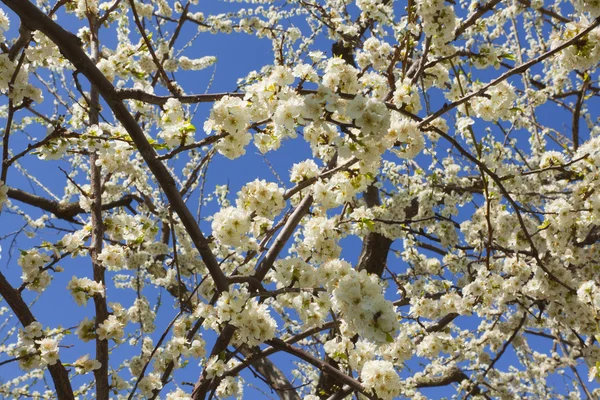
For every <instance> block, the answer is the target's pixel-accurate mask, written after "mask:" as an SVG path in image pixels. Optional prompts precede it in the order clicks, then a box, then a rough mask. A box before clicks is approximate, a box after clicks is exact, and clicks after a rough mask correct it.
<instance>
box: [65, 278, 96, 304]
mask: <svg viewBox="0 0 600 400" xmlns="http://www.w3.org/2000/svg"><path fill="white" fill-rule="evenodd" d="M67 289H69V290H70V291H71V295H72V296H73V298H74V299H75V302H76V303H77V304H78V305H80V306H84V305H85V304H86V303H87V301H88V299H90V298H91V297H94V296H95V295H100V296H102V297H104V296H105V289H104V285H102V283H101V282H96V281H93V280H91V279H89V278H77V277H75V276H73V278H71V281H69V284H68V285H67Z"/></svg>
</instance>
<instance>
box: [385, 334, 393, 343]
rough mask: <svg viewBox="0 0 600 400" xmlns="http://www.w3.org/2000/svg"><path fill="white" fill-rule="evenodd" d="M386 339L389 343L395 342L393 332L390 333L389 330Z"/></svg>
mask: <svg viewBox="0 0 600 400" xmlns="http://www.w3.org/2000/svg"><path fill="white" fill-rule="evenodd" d="M385 341H386V342H388V343H394V337H393V336H392V334H391V333H389V332H386V333H385Z"/></svg>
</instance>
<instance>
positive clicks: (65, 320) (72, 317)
mask: <svg viewBox="0 0 600 400" xmlns="http://www.w3.org/2000/svg"><path fill="white" fill-rule="evenodd" d="M198 8H199V9H200V10H203V11H205V12H208V11H215V10H218V11H229V10H231V9H237V5H236V4H233V5H232V4H225V3H222V2H214V1H213V2H207V3H204V2H201V3H200V6H199V7H198ZM11 15H12V14H11ZM62 16H63V15H62V14H61V18H62ZM67 21H70V22H69V23H66V24H65V25H64V26H66V27H67V28H70V29H72V30H73V31H75V30H76V28H75V27H76V26H79V25H78V24H79V22H78V21H77V22H76V21H75V20H74V18H73V17H68V18H67ZM76 24H77V25H76ZM17 28H18V21H17V19H16V18H12V26H11V33H12V34H13V35H14V34H15V33H16V29H17ZM195 31H196V28H195V26H194V25H192V24H188V25H186V28H184V30H183V31H182V38H181V41H180V42H179V43H185V38H186V37H187V38H189V37H191V36H193V35H194V34H195ZM7 36H8V37H11V34H10V33H9V34H8V35H7ZM105 37H106V39H107V42H106V43H110V41H111V34H110V33H108V34H106V36H105ZM102 38H104V36H102ZM318 46H321V48H322V49H323V50H325V51H329V46H330V43H329V42H328V41H326V40H322V41H320V42H319V43H318ZM184 54H185V55H187V56H189V57H202V56H205V55H214V56H216V57H217V58H218V61H217V63H216V65H215V67H214V68H212V67H211V68H208V69H206V70H204V71H202V72H199V73H198V72H193V73H182V74H178V77H179V78H180V82H181V84H182V86H183V87H184V88H185V89H186V90H187V91H188V92H189V93H203V92H205V91H207V90H208V91H209V92H224V91H232V90H234V89H235V87H236V80H237V78H240V77H243V76H245V75H246V74H247V73H248V72H250V71H252V70H258V69H260V67H262V66H263V65H265V64H267V63H270V62H271V61H272V56H271V43H270V41H269V40H267V39H257V38H254V37H249V36H248V35H245V34H236V33H233V34H230V35H211V34H209V33H204V34H202V35H201V36H200V38H199V39H198V40H197V41H196V42H195V43H194V44H193V45H192V46H191V47H190V48H188V49H186V51H185V53H184ZM213 74H214V75H213ZM496 74H497V72H495V71H494V72H493V76H496ZM486 77H487V76H486V74H482V80H483V79H485V78H486ZM211 79H212V84H211V85H210V87H208V85H209V82H210V81H211ZM517 81H520V79H519V80H515V81H514V82H513V83H515V84H516V82H517ZM438 101H439V103H440V104H439V105H441V103H443V100H442V99H439V100H438ZM51 106H52V104H51V100H50V96H49V95H46V102H45V103H44V104H42V105H40V106H36V109H38V110H40V111H41V112H45V111H48V110H50V109H51ZM433 107H434V109H435V108H437V107H436V106H435V104H434V106H433ZM208 110H209V105H200V107H199V108H198V113H197V114H196V116H195V119H194V120H193V123H194V124H195V125H196V127H197V132H196V138H197V139H200V138H202V137H204V132H203V130H202V123H203V121H204V118H206V116H207V114H208ZM23 113H25V112H23ZM540 118H543V119H546V118H547V119H548V121H550V122H551V123H556V124H558V125H560V124H564V122H563V120H562V118H563V115H560V114H546V115H544V114H542V115H541V116H540ZM449 122H450V121H449ZM1 123H2V124H3V121H2V122H1ZM569 123H570V122H569ZM28 132H29V133H31V134H33V135H34V136H37V138H38V139H39V138H41V137H43V135H44V133H45V129H43V128H36V129H31V130H28ZM13 137H14V141H12V138H13ZM11 141H12V144H14V147H13V148H23V147H24V146H26V144H27V143H28V141H29V140H28V138H27V137H26V136H25V135H22V134H15V135H13V136H11ZM247 151H248V152H247V155H246V156H245V157H242V158H240V159H237V160H234V161H230V160H228V159H225V158H224V157H220V156H218V157H216V158H215V159H214V161H213V163H211V165H210V167H209V172H208V179H207V189H206V190H207V191H209V192H210V191H211V190H212V189H213V188H214V185H216V184H224V183H228V184H229V186H230V189H231V196H230V199H231V200H233V199H234V196H235V193H236V192H237V191H238V190H239V189H240V188H241V186H242V185H243V184H244V183H246V182H248V181H251V180H254V179H255V178H262V179H266V180H269V181H275V180H276V178H275V176H274V175H273V173H272V171H271V170H270V168H269V166H268V165H267V163H266V162H265V161H264V159H263V157H262V156H261V155H259V154H258V150H257V149H256V148H255V147H254V146H253V145H250V146H249V147H248V149H247ZM309 157H310V151H309V149H308V146H307V145H306V144H305V143H304V142H303V141H302V140H301V139H297V140H293V141H290V140H288V141H285V142H284V143H283V145H282V148H281V149H280V150H279V151H277V152H273V153H269V154H267V158H268V160H269V162H270V163H271V164H272V165H273V167H274V168H275V170H276V172H277V173H278V174H279V175H280V176H281V177H282V179H283V180H284V181H286V182H287V180H288V176H289V175H288V174H289V168H290V167H291V165H292V162H295V161H301V160H303V159H306V158H309ZM23 165H24V166H25V167H27V168H28V170H29V171H30V172H31V173H32V174H33V175H34V176H36V177H37V178H38V179H39V180H40V181H42V182H49V181H50V182H51V183H50V184H49V185H50V186H49V187H50V188H51V189H52V190H54V191H55V192H56V193H58V194H59V195H61V194H62V187H61V185H62V183H63V181H64V175H63V174H62V172H61V171H60V170H59V169H58V165H59V164H58V163H51V164H49V163H45V162H42V161H38V160H36V159H35V158H33V157H29V158H28V160H27V161H26V162H24V163H23ZM175 166H176V168H177V167H179V163H176V164H175ZM62 167H63V168H68V165H67V164H66V163H63V164H62ZM78 179H79V180H81V181H82V182H83V181H84V180H85V177H84V176H83V174H80V176H79V178H78ZM9 184H10V185H11V186H15V187H21V188H23V189H26V190H32V191H34V190H35V192H36V193H38V194H40V195H44V193H43V191H41V190H40V189H39V188H34V187H31V186H30V183H29V182H28V181H26V180H25V179H23V178H22V177H19V176H18V174H17V173H16V171H14V170H11V174H10V176H9ZM190 201H191V203H190V204H191V207H190V208H191V209H192V210H195V208H196V205H195V203H194V202H196V201H197V195H195V196H193V197H192V199H191V200H190ZM24 210H26V211H27V212H31V215H32V216H34V217H37V216H39V213H38V212H36V211H32V209H31V208H27V207H24ZM214 210H215V208H214V207H208V208H206V209H205V211H204V213H203V216H204V217H206V216H208V215H210V214H211V213H212V212H214ZM467 210H468V209H467ZM466 212H468V211H466ZM465 216H466V215H465ZM1 218H2V220H1V223H0V236H3V235H6V234H7V233H9V232H12V231H14V230H16V229H18V228H20V226H21V224H22V222H21V221H22V219H21V218H20V217H16V216H14V215H11V214H10V213H8V212H6V211H3V212H2V214H1ZM58 224H59V225H60V226H68V225H66V224H62V223H58ZM201 226H202V228H203V230H204V231H205V232H209V231H210V229H209V226H210V225H209V224H208V223H203V224H202V225H201ZM61 235H62V234H58V235H56V236H53V233H44V236H41V237H38V238H35V239H27V238H26V237H25V236H24V235H20V236H19V237H18V238H17V240H16V241H15V243H14V246H13V245H12V244H11V240H12V237H9V238H7V239H6V240H4V241H2V243H1V245H2V247H3V251H2V260H0V268H2V272H3V273H5V275H7V277H8V278H9V280H10V281H11V282H12V283H13V284H14V285H15V286H18V285H19V284H20V279H19V276H20V274H21V271H20V268H19V267H18V265H17V264H16V260H17V257H18V251H17V249H27V248H30V247H32V246H34V245H37V244H39V242H40V239H44V240H57V238H59V237H60V236H61ZM344 243H347V244H348V245H347V246H345V250H344V253H343V257H344V258H346V259H348V260H349V261H354V260H356V258H357V257H358V254H359V251H360V244H359V243H358V241H357V240H356V239H347V240H345V241H344ZM393 248H395V249H401V243H400V242H397V243H395V244H394V245H393ZM11 251H14V256H13V257H12V258H11V254H10V253H11ZM60 265H61V266H63V267H64V268H65V272H64V273H62V274H56V275H54V282H53V284H52V285H51V286H50V289H48V291H47V292H46V293H45V294H44V296H43V297H42V299H41V301H37V302H35V304H34V305H33V307H32V308H33V312H34V315H35V316H36V317H37V318H38V320H40V322H42V323H43V324H44V325H45V326H46V325H49V326H53V327H56V326H57V324H59V323H60V325H62V326H63V327H71V326H75V325H77V324H78V323H79V321H81V319H83V317H84V316H91V315H93V305H92V303H91V302H90V303H89V304H88V305H87V307H78V306H77V305H76V304H75V302H74V300H73V299H72V298H71V296H70V294H69V293H68V291H67V290H66V289H65V288H66V285H67V282H68V281H69V280H70V279H71V276H72V275H77V276H78V277H84V276H87V277H91V271H92V269H91V263H90V261H89V259H88V258H77V259H74V260H71V259H69V260H65V262H62V263H61V264H60ZM390 266H393V267H394V269H395V271H396V272H401V271H403V268H406V265H404V263H403V262H402V261H401V260H400V259H397V258H395V257H394V256H393V255H390ZM109 285H110V286H109V288H108V293H109V299H110V298H111V297H112V298H113V300H117V301H120V302H122V303H123V305H124V306H126V307H128V306H130V305H131V304H132V303H133V300H134V298H135V296H134V293H133V292H131V291H124V290H121V289H115V288H114V287H113V286H112V284H111V283H109ZM146 293H147V294H153V295H157V291H156V290H154V289H151V288H147V289H146ZM113 296H114V297H113ZM152 298H153V297H152V296H149V299H152ZM26 299H27V300H28V301H34V300H35V295H34V294H32V293H30V292H27V293H26ZM161 300H162V306H161V310H160V311H159V313H158V315H157V319H156V325H157V329H156V332H155V334H154V335H153V336H154V337H155V338H156V337H158V336H160V334H161V333H162V330H163V329H164V327H166V326H167V324H168V323H169V321H170V319H171V318H172V316H173V313H174V311H173V308H172V306H173V305H174V302H173V300H172V298H171V296H170V295H169V294H168V293H166V292H163V293H162V297H161ZM466 319H467V318H464V317H463V318H459V319H457V323H458V324H459V325H461V326H463V327H468V324H475V323H476V322H474V321H473V322H465V320H466ZM58 320H59V322H58ZM462 324H467V325H462ZM473 326H475V325H473ZM8 328H10V326H8ZM205 337H206V338H207V339H210V337H211V335H210V334H207V335H206V336H205ZM530 343H533V342H532V341H530ZM63 344H69V340H68V339H66V340H65V341H64V343H63ZM536 345H537V343H536ZM549 345H550V342H548V341H546V340H545V339H540V341H539V347H540V350H541V349H542V348H544V349H547V346H549ZM87 347H88V348H87V349H86V350H85V351H86V352H89V353H90V354H92V355H93V345H92V344H90V345H89V346H87ZM81 349H82V347H81V345H80V344H78V345H77V348H76V349H75V348H74V349H69V348H64V349H61V359H62V360H63V361H64V362H68V361H74V360H75V359H76V358H77V357H78V356H80V355H81V353H80V351H81ZM122 349H123V350H121V349H119V350H117V351H115V352H114V353H113V355H112V356H114V360H115V361H118V360H120V359H126V358H129V357H130V356H131V355H133V353H132V352H131V350H130V349H128V346H124V347H122ZM272 359H273V360H274V361H276V362H277V363H282V365H284V366H289V365H290V360H291V359H290V358H289V357H286V356H283V355H277V356H275V357H273V358H272ZM514 361H515V357H514V354H513V353H512V349H511V350H509V351H508V353H507V354H506V355H505V356H504V357H503V359H502V360H501V361H500V362H499V363H498V366H499V367H500V368H502V369H505V368H507V367H508V366H509V365H511V364H512V363H513V362H514ZM113 365H116V364H113ZM415 365H416V364H415ZM13 367H14V365H9V366H4V367H0V378H2V379H10V378H11V377H14V376H17V375H18V371H16V370H14V369H13ZM283 369H284V370H286V367H283ZM580 370H581V371H580V373H581V374H582V375H583V376H584V377H585V376H587V370H586V369H585V368H580ZM199 373H200V369H199V368H194V367H190V368H188V369H187V371H186V372H185V373H178V375H177V379H178V381H191V382H195V380H196V378H197V376H198V374H199ZM569 373H570V371H568V372H567V376H568V374H569ZM244 377H245V378H247V379H248V381H249V382H251V383H252V384H253V385H257V386H258V387H259V388H261V389H262V390H267V389H266V388H265V386H264V385H263V384H262V383H261V382H260V381H258V380H256V379H253V378H252V377H251V376H250V374H249V373H248V372H246V373H245V374H244ZM74 382H75V383H79V382H81V378H76V379H74ZM559 383H560V379H558V380H557V384H559ZM257 393H259V392H257V391H255V390H254V389H251V388H248V389H247V391H246V398H257V397H256V396H259V394H257ZM423 393H425V394H426V395H427V396H429V397H430V398H443V397H444V396H445V395H446V394H447V391H446V389H429V390H425V391H423Z"/></svg>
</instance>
